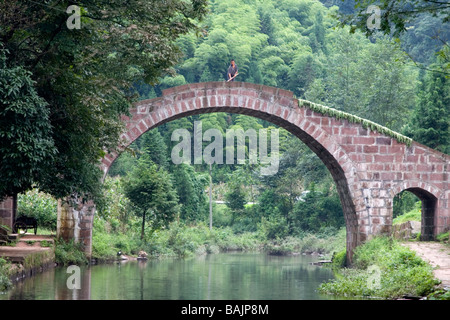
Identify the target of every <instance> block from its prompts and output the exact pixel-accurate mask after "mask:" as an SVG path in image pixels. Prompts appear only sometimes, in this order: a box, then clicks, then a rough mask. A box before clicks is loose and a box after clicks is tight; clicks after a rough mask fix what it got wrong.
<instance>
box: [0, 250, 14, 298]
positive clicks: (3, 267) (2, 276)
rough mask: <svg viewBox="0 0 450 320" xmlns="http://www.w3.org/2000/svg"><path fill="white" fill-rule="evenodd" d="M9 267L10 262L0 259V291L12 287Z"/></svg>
mask: <svg viewBox="0 0 450 320" xmlns="http://www.w3.org/2000/svg"><path fill="white" fill-rule="evenodd" d="M10 266H11V263H10V262H8V261H7V260H5V259H3V258H0V291H3V290H6V289H8V288H10V287H11V285H12V282H11V280H10V279H9V270H10Z"/></svg>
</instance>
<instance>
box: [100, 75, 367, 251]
mask: <svg viewBox="0 0 450 320" xmlns="http://www.w3.org/2000/svg"><path fill="white" fill-rule="evenodd" d="M131 112H132V117H131V118H130V117H124V121H126V122H127V132H126V133H124V134H123V135H122V138H123V140H124V144H123V147H126V146H128V145H130V144H131V143H133V142H134V141H135V140H136V139H137V138H139V137H140V136H141V135H142V134H144V133H145V132H147V131H148V130H151V129H153V128H155V127H157V126H159V125H161V124H163V123H166V122H169V121H172V120H175V119H178V118H183V117H187V116H191V115H195V114H202V113H212V112H227V113H239V114H244V115H248V116H252V117H256V118H259V119H263V120H267V121H269V122H271V123H273V124H275V125H278V126H279V127H282V128H284V129H286V130H287V131H289V132H290V133H292V134H293V135H294V136H296V137H297V138H299V139H300V140H301V141H302V142H303V143H305V144H306V145H307V146H308V147H309V148H310V149H311V150H312V151H313V152H314V153H315V154H316V155H317V156H318V157H319V158H320V159H321V160H322V162H323V163H324V164H325V166H326V167H327V168H328V170H329V171H330V173H331V175H332V177H333V179H334V181H335V183H336V185H337V190H338V193H339V197H340V200H341V204H342V208H343V211H344V217H345V221H346V226H347V235H348V236H347V248H348V250H347V251H348V252H349V253H351V252H352V250H353V248H354V247H356V246H357V245H358V243H359V242H360V237H359V231H358V216H357V214H356V205H355V202H354V201H353V196H352V192H351V191H350V190H351V188H350V187H349V184H348V183H349V182H350V183H353V182H354V181H355V180H357V179H356V177H355V175H356V171H357V170H356V167H355V166H354V164H353V162H352V160H351V159H350V157H349V156H348V155H347V153H346V150H345V149H343V148H342V147H341V146H340V144H339V143H338V141H336V140H335V137H334V135H333V132H329V131H327V130H326V129H325V128H324V126H323V125H330V124H331V122H332V121H333V119H329V118H323V119H322V117H317V115H315V114H314V112H313V111H312V110H309V109H306V108H300V107H298V101H297V100H296V99H294V97H293V93H292V92H290V91H286V90H283V89H278V88H274V87H267V86H263V85H255V84H250V83H239V82H234V83H225V82H212V83H211V82H209V83H196V84H188V85H184V86H180V87H175V88H170V89H167V90H164V91H163V95H162V97H160V98H155V99H150V100H144V101H140V102H138V103H137V104H136V105H135V109H134V110H132V111H131ZM343 130H345V129H343ZM118 155H119V154H117V153H114V154H110V155H108V156H107V157H105V158H104V159H103V162H102V163H103V166H102V167H103V171H104V174H105V176H106V174H107V172H108V170H109V168H110V166H111V165H112V163H113V162H114V160H115V159H116V158H117V157H118ZM349 258H351V257H349Z"/></svg>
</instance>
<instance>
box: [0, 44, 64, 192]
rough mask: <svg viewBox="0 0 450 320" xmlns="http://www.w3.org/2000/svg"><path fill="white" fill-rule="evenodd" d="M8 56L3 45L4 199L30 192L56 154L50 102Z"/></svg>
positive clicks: (0, 147)
mask: <svg viewBox="0 0 450 320" xmlns="http://www.w3.org/2000/svg"><path fill="white" fill-rule="evenodd" d="M8 53H9V52H8V51H7V50H5V49H3V45H2V43H1V42H0V155H1V158H0V180H1V181H2V183H1V184H0V199H2V198H4V197H5V196H12V195H15V194H17V193H19V192H22V191H25V190H27V189H30V188H31V186H32V185H33V183H35V182H36V181H39V177H40V175H41V174H42V167H44V166H45V165H46V164H47V163H48V162H51V161H52V160H53V157H54V156H55V152H56V150H55V146H54V141H53V138H52V136H51V135H52V126H51V124H50V123H49V117H50V110H49V109H48V108H47V103H46V101H45V100H44V99H42V98H41V97H40V96H39V95H38V93H37V90H36V87H35V86H36V83H35V81H33V80H32V74H31V72H29V71H27V70H26V69H25V68H24V67H22V66H9V61H8V59H7V54H8Z"/></svg>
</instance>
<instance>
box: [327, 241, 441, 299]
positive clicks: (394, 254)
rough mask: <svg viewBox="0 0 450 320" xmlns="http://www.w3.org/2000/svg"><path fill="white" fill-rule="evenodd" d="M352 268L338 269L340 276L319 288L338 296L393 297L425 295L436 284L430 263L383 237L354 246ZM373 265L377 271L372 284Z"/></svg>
mask: <svg viewBox="0 0 450 320" xmlns="http://www.w3.org/2000/svg"><path fill="white" fill-rule="evenodd" d="M353 258H354V268H352V269H343V270H341V271H340V273H341V274H342V277H339V278H337V279H335V280H332V281H331V282H328V283H324V284H322V285H321V286H320V288H319V291H320V292H322V293H329V294H335V295H342V296H344V295H345V296H359V297H367V296H370V297H378V298H384V299H395V298H400V297H402V296H405V295H413V296H426V295H428V294H430V293H431V292H432V291H433V290H434V287H435V286H436V285H437V284H438V283H439V281H438V280H436V279H434V276H433V271H432V268H431V266H430V265H428V264H427V263H426V262H424V261H423V260H422V259H420V258H419V257H418V256H417V255H416V254H415V253H414V252H413V251H411V250H410V249H408V248H406V247H404V246H402V245H400V244H399V243H397V242H396V241H395V240H393V239H391V238H387V237H377V238H374V239H372V240H370V241H367V242H365V243H364V244H363V245H361V246H359V247H358V248H356V250H355V253H354V256H353ZM373 266H375V267H376V270H379V274H378V276H379V277H378V279H377V280H379V283H378V284H375V285H374V284H373V283H372V282H370V280H372V279H373V276H374V275H373V274H372V273H371V272H370V270H371V268H373Z"/></svg>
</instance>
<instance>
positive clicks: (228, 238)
mask: <svg viewBox="0 0 450 320" xmlns="http://www.w3.org/2000/svg"><path fill="white" fill-rule="evenodd" d="M112 229H114V227H112V226H111V225H110V223H109V222H106V221H102V220H101V219H97V221H96V222H95V224H94V232H93V258H95V259H97V260H99V261H104V260H111V259H116V258H117V252H118V251H121V252H122V253H123V254H125V255H131V256H136V255H137V254H138V252H139V251H141V250H143V251H145V252H146V253H147V254H148V256H149V258H183V257H188V256H194V255H202V254H207V253H219V252H227V251H265V252H267V253H269V254H279V255H288V254H294V253H303V252H306V253H311V252H317V253H321V254H330V255H331V254H332V252H335V251H340V250H342V248H344V247H345V229H342V230H340V231H339V232H337V231H334V232H328V233H323V234H310V233H304V234H302V235H300V236H298V237H286V238H283V239H270V240H268V239H267V238H266V236H265V234H264V233H263V232H260V231H256V232H242V233H234V232H233V230H232V228H230V227H221V228H213V229H212V230H210V229H209V227H208V226H206V225H205V224H203V223H198V224H193V225H186V224H183V223H179V222H174V223H172V224H171V225H170V227H169V228H167V229H161V230H156V231H153V232H151V233H148V234H146V238H145V239H142V240H141V239H140V237H139V230H138V229H139V228H130V229H128V230H127V232H126V233H122V232H118V231H114V230H112Z"/></svg>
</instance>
